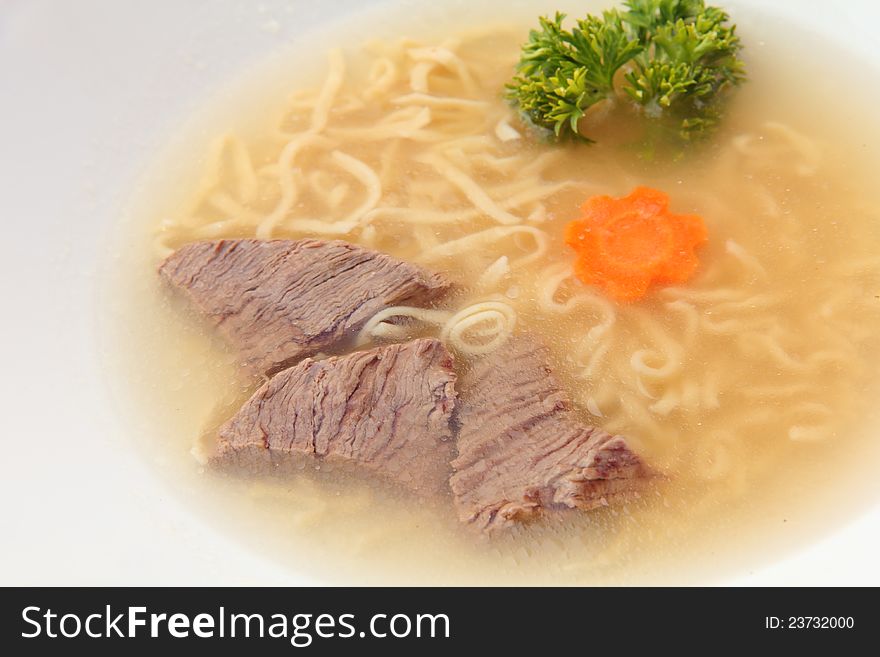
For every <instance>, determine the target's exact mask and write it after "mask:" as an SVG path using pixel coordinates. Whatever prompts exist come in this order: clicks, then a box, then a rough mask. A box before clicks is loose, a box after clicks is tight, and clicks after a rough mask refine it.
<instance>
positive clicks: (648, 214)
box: [565, 187, 707, 301]
mask: <svg viewBox="0 0 880 657" xmlns="http://www.w3.org/2000/svg"><path fill="white" fill-rule="evenodd" d="M581 211H582V212H583V216H582V218H580V219H576V220H575V221H572V222H570V223H569V224H568V225H567V226H566V227H565V243H566V244H568V245H569V246H570V247H571V248H573V249H574V250H575V251H576V252H577V260H576V261H575V264H574V271H575V274H576V275H577V277H578V278H579V279H580V280H581V281H583V282H584V283H586V284H587V285H596V286H598V287H600V288H602V289H603V290H604V291H605V292H606V293H607V294H608V295H610V296H612V297H614V298H615V299H617V300H618V301H635V300H636V299H640V298H642V297H643V296H644V295H645V293H646V292H647V291H648V288H649V287H650V286H651V285H652V284H668V283H683V282H684V281H686V280H687V279H688V278H690V277H691V275H692V274H693V273H694V271H696V269H697V265H698V264H699V261H698V260H697V256H696V254H695V253H694V250H695V249H696V247H697V246H699V245H700V244H702V243H703V242H705V241H706V238H707V234H706V226H705V225H704V224H703V220H702V219H701V218H700V217H698V216H696V215H690V214H673V213H672V212H670V211H669V197H668V196H667V195H666V194H664V193H663V192H661V191H658V190H656V189H651V188H650V187H636V188H635V189H634V190H633V192H632V193H631V194H630V195H629V196H625V197H623V198H611V197H610V196H593V197H591V198H590V199H588V200H587V202H586V203H584V204H583V206H581Z"/></svg>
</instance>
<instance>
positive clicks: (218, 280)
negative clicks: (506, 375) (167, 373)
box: [159, 239, 449, 374]
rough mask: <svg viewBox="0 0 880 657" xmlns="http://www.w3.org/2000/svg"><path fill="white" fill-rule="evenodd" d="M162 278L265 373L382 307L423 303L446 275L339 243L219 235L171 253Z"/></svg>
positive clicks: (340, 335) (320, 347) (323, 345)
mask: <svg viewBox="0 0 880 657" xmlns="http://www.w3.org/2000/svg"><path fill="white" fill-rule="evenodd" d="M159 272H160V274H161V275H162V276H163V277H164V278H165V279H167V280H168V281H170V282H171V283H172V284H173V285H174V286H176V287H178V288H180V289H182V290H184V292H185V293H186V295H187V296H188V297H189V299H190V300H191V301H192V302H193V303H194V304H195V306H196V307H197V308H198V309H199V310H200V311H202V312H203V313H204V314H205V315H207V316H208V317H209V318H210V320H211V321H212V322H213V323H214V324H216V325H217V326H218V327H219V328H220V330H221V331H222V332H223V334H224V335H225V336H226V338H227V339H228V340H229V341H230V342H231V343H232V345H233V346H234V347H235V348H236V349H238V350H239V351H240V352H241V357H242V361H243V363H244V364H245V365H246V366H247V367H248V368H250V369H251V370H252V371H254V372H257V373H269V374H271V373H273V372H276V371H278V370H280V369H283V368H284V367H286V366H288V365H290V364H292V363H294V362H296V361H297V360H299V359H301V358H303V357H305V356H310V355H314V354H316V353H318V352H319V351H327V350H332V349H333V348H334V346H338V344H339V343H340V342H341V341H343V340H345V339H346V337H348V336H350V335H351V334H353V333H354V332H356V331H358V330H359V329H360V328H361V327H362V326H363V325H364V324H365V323H366V322H367V320H368V319H369V318H370V317H372V316H373V315H374V314H375V313H376V312H377V311H379V310H381V309H382V308H385V307H386V306H394V305H398V304H409V305H424V304H428V303H430V302H431V301H433V300H435V299H437V298H439V297H440V296H441V295H443V294H444V293H445V292H446V291H447V290H448V289H449V282H448V281H447V280H446V278H445V277H443V276H441V275H439V274H432V273H429V272H427V271H425V270H423V269H421V268H419V267H417V266H415V265H413V264H410V263H407V262H404V261H402V260H398V259H396V258H392V257H391V256H388V255H385V254H382V253H378V252H376V251H370V250H369V249H365V248H362V247H360V246H356V245H354V244H349V243H348V242H340V241H337V240H329V241H328V240H317V239H302V240H295V241H294V240H253V239H240V240H220V241H215V242H195V243H192V244H187V245H186V246H183V247H181V248H180V249H178V250H177V251H175V252H174V253H172V254H171V255H170V256H168V258H167V259H166V260H165V262H163V263H162V265H161V266H160V268H159Z"/></svg>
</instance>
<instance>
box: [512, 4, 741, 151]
mask: <svg viewBox="0 0 880 657" xmlns="http://www.w3.org/2000/svg"><path fill="white" fill-rule="evenodd" d="M624 4H625V6H626V11H618V10H616V9H612V10H610V11H605V12H603V13H602V15H601V16H592V15H588V16H587V17H586V18H585V19H583V20H578V21H577V24H576V25H575V26H574V27H573V28H572V29H571V30H566V29H565V28H564V27H563V26H562V23H563V21H564V20H565V14H562V13H557V14H556V16H555V17H554V18H553V19H550V18H546V17H542V18H541V19H540V22H541V27H540V29H538V30H532V31H531V32H530V34H529V40H528V42H527V43H525V44H524V45H523V47H522V55H521V58H520V62H519V64H518V65H517V75H516V77H515V78H514V79H513V80H512V82H511V83H510V84H508V85H507V96H508V98H510V100H512V101H513V102H514V103H516V104H517V105H518V106H519V107H520V109H521V110H522V111H523V112H524V113H525V114H526V115H527V116H528V118H529V119H530V120H531V122H532V123H534V124H535V125H537V126H540V127H542V128H547V129H548V130H552V131H553V132H554V133H555V135H556V136H557V137H566V136H574V137H578V138H581V139H586V140H587V141H591V140H590V139H589V137H587V136H586V135H583V134H581V133H580V132H579V130H578V125H579V122H580V120H581V118H582V117H583V116H584V114H585V113H586V111H587V110H588V109H589V108H590V107H592V106H593V105H595V104H596V103H598V102H600V101H603V100H606V99H609V100H617V101H620V100H629V102H630V103H632V104H633V105H635V106H636V107H638V108H639V109H640V110H641V113H642V114H643V115H644V116H645V117H647V118H649V119H652V120H656V121H660V122H662V123H663V124H664V125H665V126H667V127H669V128H671V129H673V130H674V131H675V132H677V134H678V135H679V136H680V137H681V138H683V139H691V138H692V137H694V136H695V135H698V134H702V133H704V132H706V131H707V130H709V129H711V128H712V127H714V126H715V125H716V124H717V122H718V120H719V118H720V115H721V98H722V96H723V93H722V92H723V91H724V90H725V89H727V88H729V87H732V86H734V85H736V84H739V83H740V82H741V81H742V80H743V78H744V71H743V63H742V61H741V60H740V59H739V58H738V54H739V51H740V50H741V48H742V45H741V44H740V40H739V37H738V36H737V35H736V26H735V25H730V24H729V16H728V15H727V14H726V13H725V12H724V11H722V10H721V9H719V8H717V7H707V6H706V5H705V3H704V2H703V0H629V1H628V2H625V3H624Z"/></svg>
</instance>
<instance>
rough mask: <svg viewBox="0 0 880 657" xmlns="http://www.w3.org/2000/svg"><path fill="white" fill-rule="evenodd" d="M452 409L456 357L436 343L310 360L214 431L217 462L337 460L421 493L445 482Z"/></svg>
mask: <svg viewBox="0 0 880 657" xmlns="http://www.w3.org/2000/svg"><path fill="white" fill-rule="evenodd" d="M454 406H455V373H454V372H453V371H452V356H450V354H449V352H448V351H447V350H446V348H445V347H444V346H443V345H442V344H441V343H440V341H439V340H435V339H427V338H425V339H419V340H412V341H410V342H406V343H403V344H393V345H389V346H386V347H379V348H377V349H371V350H369V351H358V352H355V353H352V354H349V355H347V356H339V357H334V358H327V359H325V360H312V359H310V358H308V359H306V360H304V361H302V362H301V363H299V364H298V365H295V366H293V367H291V368H289V369H286V370H283V371H281V372H279V373H278V374H276V375H275V376H274V377H273V378H272V379H270V380H269V381H268V382H266V383H265V384H264V385H263V386H262V387H261V388H260V389H259V390H257V392H256V393H254V395H253V396H252V397H251V398H250V400H248V401H247V402H246V403H245V404H244V406H243V407H242V408H241V410H239V412H238V413H237V414H236V415H235V416H234V417H233V418H232V419H231V420H229V421H228V422H227V423H226V424H225V425H223V426H222V427H221V428H220V433H219V440H218V444H217V451H216V455H215V456H214V457H213V460H214V462H215V463H217V464H224V463H226V464H228V463H233V464H243V465H248V466H252V465H253V463H254V460H255V459H256V460H257V461H258V462H259V461H263V462H267V461H268V462H270V463H277V462H278V460H279V459H283V458H285V457H287V456H289V455H308V456H313V457H317V458H328V459H331V458H336V459H343V460H345V461H350V462H354V463H356V464H358V465H362V466H366V467H367V468H370V469H372V470H374V471H376V472H377V473H379V474H381V475H384V476H386V477H387V478H389V479H391V480H393V481H396V482H398V483H400V484H403V485H404V486H407V487H408V488H410V489H413V490H416V491H420V492H424V493H426V494H427V493H431V492H435V491H440V490H441V489H445V487H446V484H447V480H448V477H449V461H450V460H451V458H452V449H453V441H452V429H451V428H450V418H451V416H452V411H453V408H454Z"/></svg>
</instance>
